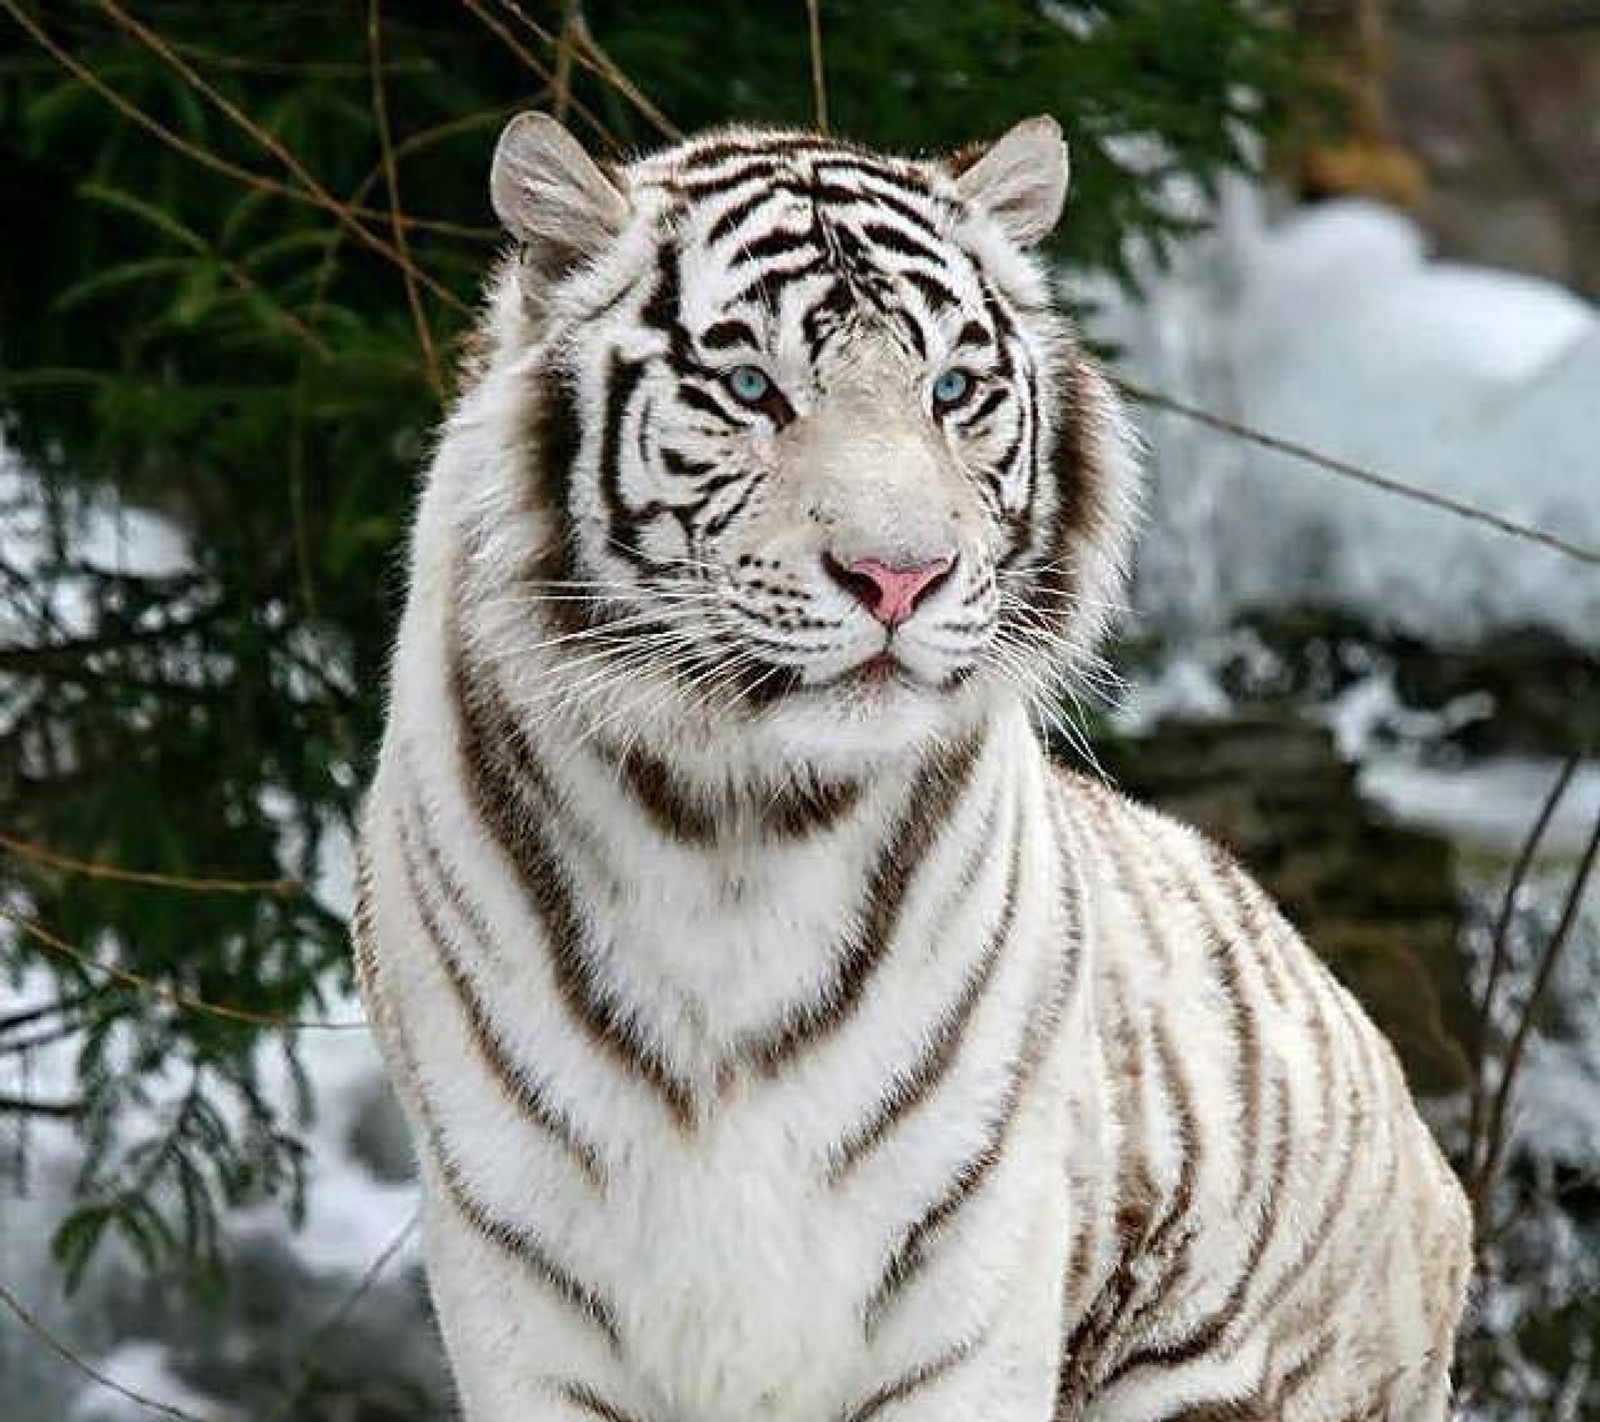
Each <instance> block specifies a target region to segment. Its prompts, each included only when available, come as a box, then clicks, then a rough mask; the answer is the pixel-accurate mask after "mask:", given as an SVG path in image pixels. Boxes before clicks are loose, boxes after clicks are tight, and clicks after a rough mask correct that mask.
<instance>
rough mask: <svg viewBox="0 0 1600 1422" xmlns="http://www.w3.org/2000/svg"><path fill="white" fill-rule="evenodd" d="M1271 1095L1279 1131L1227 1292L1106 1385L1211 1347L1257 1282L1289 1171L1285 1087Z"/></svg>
mask: <svg viewBox="0 0 1600 1422" xmlns="http://www.w3.org/2000/svg"><path fill="white" fill-rule="evenodd" d="M1276 1095H1277V1098H1278V1135H1277V1140H1276V1144H1275V1146H1274V1150H1273V1169H1272V1177H1271V1179H1270V1180H1269V1181H1268V1183H1267V1187H1266V1190H1265V1193H1264V1194H1263V1195H1262V1198H1261V1201H1260V1205H1259V1214H1258V1216H1257V1219H1256V1224H1255V1228H1254V1231H1253V1233H1252V1235H1251V1239H1250V1244H1249V1246H1248V1248H1247V1249H1246V1250H1245V1257H1244V1259H1243V1261H1242V1262H1241V1264H1240V1266H1239V1271H1238V1274H1237V1275H1236V1276H1235V1278H1234V1280H1233V1283H1232V1284H1230V1285H1229V1287H1228V1291H1227V1293H1226V1294H1224V1295H1223V1297H1222V1300H1221V1302H1220V1303H1219V1304H1218V1305H1217V1307H1216V1308H1214V1309H1213V1310H1212V1311H1211V1312H1210V1313H1209V1314H1207V1315H1206V1316H1205V1317H1204V1318H1202V1319H1200V1320H1198V1321H1197V1322H1195V1323H1193V1324H1192V1325H1191V1326H1190V1327H1189V1329H1188V1331H1187V1332H1186V1333H1185V1334H1184V1336H1183V1337H1181V1338H1178V1339H1174V1340H1172V1341H1169V1342H1163V1343H1158V1344H1153V1345H1146V1346H1145V1347H1143V1348H1137V1349H1135V1350H1134V1351H1133V1352H1131V1353H1129V1354H1127V1355H1126V1356H1125V1357H1123V1358H1122V1359H1120V1360H1119V1361H1118V1363H1117V1366H1116V1367H1115V1368H1113V1369H1112V1370H1111V1374H1110V1376H1109V1377H1108V1378H1107V1379H1106V1383H1105V1385H1106V1386H1107V1387H1109V1386H1110V1385H1111V1384H1112V1383H1115V1382H1117V1381H1118V1380H1119V1379H1121V1378H1124V1377H1126V1376H1127V1375H1128V1374H1129V1373H1131V1372H1133V1371H1134V1370H1135V1369H1136V1368H1146V1367H1154V1368H1176V1367H1180V1366H1182V1365H1183V1364H1184V1363H1191V1362H1193V1361H1194V1360H1195V1359H1196V1358H1199V1357H1201V1356H1202V1355H1204V1354H1205V1353H1207V1352H1209V1351H1210V1350H1211V1349H1212V1348H1214V1347H1216V1345H1217V1344H1218V1343H1219V1342H1221V1340H1222V1337H1223V1335H1224V1334H1225V1333H1226V1332H1227V1331H1228V1329H1229V1328H1231V1327H1232V1326H1233V1324H1234V1322H1235V1321H1236V1320H1237V1319H1238V1317H1239V1315H1240V1313H1241V1312H1242V1310H1243V1308H1244V1303H1245V1299H1246V1297H1247V1296H1248V1294H1249V1292H1250V1286H1251V1285H1252V1284H1253V1283H1255V1282H1256V1271H1257V1270H1258V1269H1259V1268H1260V1266H1261V1260H1262V1257H1263V1256H1264V1255H1265V1254H1266V1251H1267V1246H1268V1244H1269V1243H1270V1242H1271V1240H1272V1237H1273V1235H1274V1234H1275V1232H1276V1229H1275V1225H1276V1206H1277V1204H1278V1196H1279V1195H1280V1194H1281V1193H1282V1191H1283V1183H1284V1180H1285V1178H1286V1176H1287V1175H1288V1170H1289V1139H1290V1136H1289V1133H1290V1127H1291V1124H1292V1123H1291V1121H1290V1118H1289V1117H1290V1101H1289V1091H1288V1088H1287V1087H1286V1086H1285V1085H1284V1084H1283V1083H1282V1082H1279V1083H1278V1085H1277V1092H1276ZM1252 1415H1255V1414H1252Z"/></svg>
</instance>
